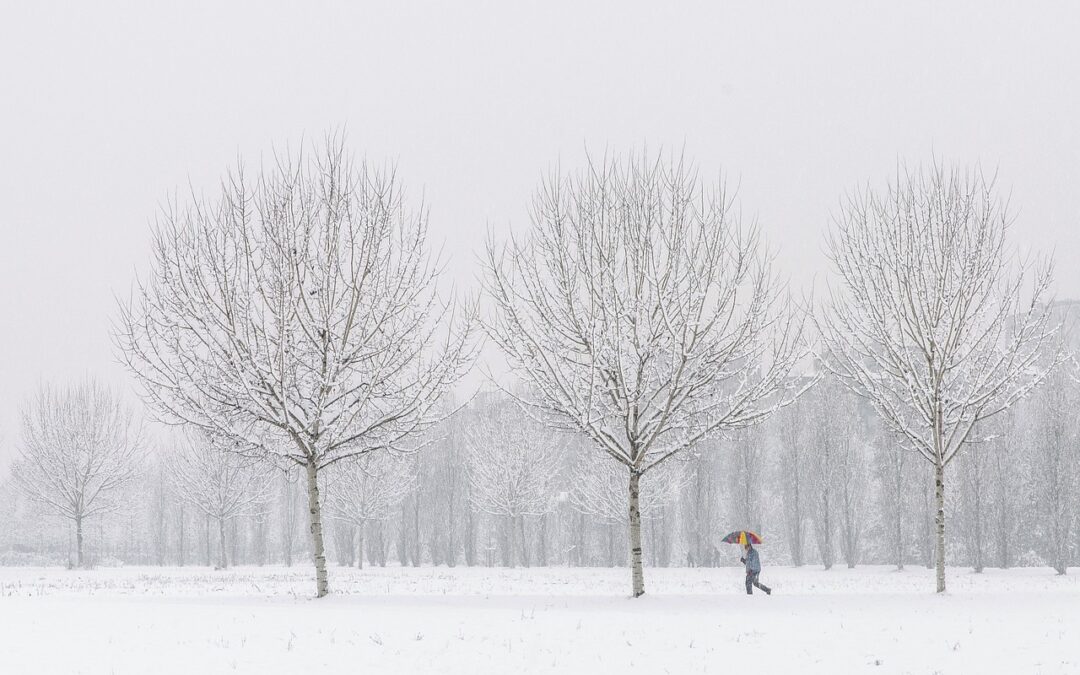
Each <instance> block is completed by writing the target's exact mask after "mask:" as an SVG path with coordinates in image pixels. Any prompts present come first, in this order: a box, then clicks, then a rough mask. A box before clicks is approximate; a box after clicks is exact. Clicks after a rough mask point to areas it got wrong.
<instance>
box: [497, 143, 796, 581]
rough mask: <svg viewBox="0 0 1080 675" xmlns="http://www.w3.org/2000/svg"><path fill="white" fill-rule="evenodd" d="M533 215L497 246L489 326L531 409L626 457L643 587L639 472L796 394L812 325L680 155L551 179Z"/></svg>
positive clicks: (604, 164)
mask: <svg viewBox="0 0 1080 675" xmlns="http://www.w3.org/2000/svg"><path fill="white" fill-rule="evenodd" d="M531 216H532V221H533V227H532V230H531V233H530V234H529V235H527V236H526V237H525V238H524V239H512V240H511V241H510V242H509V243H507V244H506V245H505V246H499V245H496V244H495V243H494V242H492V243H491V244H489V247H488V255H487V267H488V270H487V272H488V273H487V275H486V286H487V288H488V291H489V293H490V295H491V297H492V299H493V301H494V304H495V308H496V309H495V313H494V317H493V319H492V320H491V321H490V322H489V323H488V324H487V329H488V334H489V335H490V337H491V338H492V340H493V341H494V342H495V343H496V344H498V345H499V347H501V348H502V350H503V352H504V353H505V354H506V356H507V359H508V363H509V365H510V367H511V369H512V370H513V371H514V372H515V373H516V374H517V375H519V376H520V377H521V378H522V379H523V380H524V381H525V383H526V384H527V385H528V388H529V389H528V391H529V394H527V395H525V396H523V397H522V399H523V400H524V401H525V402H526V403H527V404H528V405H529V406H531V407H532V408H533V409H534V410H535V411H537V413H538V414H540V415H543V416H544V417H545V418H546V419H547V420H549V421H550V423H551V424H552V425H553V426H554V427H556V428H558V429H562V430H565V431H571V432H575V433H580V434H584V435H585V436H587V437H588V438H589V439H590V440H591V441H592V446H593V447H592V448H591V449H590V451H599V452H603V453H606V454H607V455H608V456H609V457H610V458H611V459H612V460H614V461H615V462H618V463H619V464H620V465H621V466H622V467H623V469H624V473H625V476H626V479H627V487H628V490H627V492H628V514H629V515H628V521H629V546H630V558H631V578H632V589H633V595H634V596H635V597H637V596H640V595H642V594H643V593H644V592H645V582H644V575H643V572H642V551H641V513H640V481H641V478H642V476H643V475H645V474H647V473H648V472H649V471H651V470H653V469H655V468H656V467H659V466H661V465H663V464H664V463H666V462H668V461H669V460H671V458H673V457H676V456H677V455H679V454H680V453H683V452H685V451H687V450H689V449H691V448H694V447H695V446H696V445H697V444H698V442H699V441H701V440H702V439H703V438H705V437H706V436H707V435H709V434H712V433H719V432H722V431H727V430H733V429H738V428H741V427H745V426H748V425H751V424H754V423H756V422H759V421H761V420H763V419H764V418H765V417H767V416H768V415H769V413H771V412H772V411H773V410H774V409H775V408H776V407H777V406H779V405H782V404H783V403H784V402H786V401H787V400H790V399H791V398H792V397H793V396H794V395H795V394H796V393H797V392H796V391H794V390H789V389H788V388H787V385H788V376H789V374H790V372H791V369H792V367H793V366H794V364H795V363H796V361H797V360H798V359H799V358H800V356H801V354H802V350H801V328H802V325H801V321H800V320H799V319H798V318H796V315H795V314H794V313H793V312H791V311H789V307H788V305H787V303H786V302H785V301H784V298H783V295H782V288H781V286H780V284H778V283H777V281H776V279H775V278H774V276H773V275H772V273H771V271H770V266H769V262H768V257H767V256H765V255H762V252H761V251H760V250H759V246H758V236H757V232H756V230H755V229H754V228H748V227H743V226H741V225H740V223H739V221H738V218H737V217H736V215H735V213H734V211H733V210H732V209H731V203H730V201H729V200H728V198H727V196H726V195H725V193H724V192H723V190H722V189H710V188H706V187H704V186H702V185H701V183H699V182H698V178H697V175H696V172H695V171H694V170H693V169H691V168H690V167H689V166H687V164H686V163H685V162H683V161H682V160H681V159H678V160H675V161H671V162H667V161H664V160H662V159H652V158H648V157H645V156H643V157H641V158H630V159H628V160H619V159H615V158H610V159H608V158H605V159H604V160H602V161H600V162H591V161H590V164H589V166H588V168H587V170H585V171H583V172H581V173H579V174H577V175H573V176H564V175H555V176H553V177H552V178H551V179H550V180H547V181H545V182H544V183H543V185H542V186H541V188H540V190H539V191H538V193H537V195H536V197H535V200H534V202H533V205H532V209H531Z"/></svg>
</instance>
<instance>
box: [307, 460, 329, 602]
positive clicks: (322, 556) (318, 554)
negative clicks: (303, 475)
mask: <svg viewBox="0 0 1080 675" xmlns="http://www.w3.org/2000/svg"><path fill="white" fill-rule="evenodd" d="M307 484H308V514H309V521H310V525H311V544H312V557H313V558H314V560H315V593H316V597H319V598H322V597H325V596H326V594H327V593H329V592H330V584H329V581H328V580H327V576H326V550H325V549H324V548H323V528H322V505H321V504H320V503H319V470H318V468H317V467H316V465H315V462H314V461H310V462H308V464H307Z"/></svg>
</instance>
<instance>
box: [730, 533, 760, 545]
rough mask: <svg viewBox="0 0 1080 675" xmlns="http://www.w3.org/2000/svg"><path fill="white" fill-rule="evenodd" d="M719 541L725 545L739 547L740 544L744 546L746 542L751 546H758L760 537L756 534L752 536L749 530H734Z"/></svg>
mask: <svg viewBox="0 0 1080 675" xmlns="http://www.w3.org/2000/svg"><path fill="white" fill-rule="evenodd" d="M720 541H722V542H723V543H725V544H740V545H741V544H745V543H746V542H748V541H749V542H750V543H751V544H760V543H761V537H759V536H757V535H756V534H754V533H753V532H751V531H750V530H735V531H734V532H732V533H731V534H729V535H728V536H726V537H724V538H723V539H721V540H720Z"/></svg>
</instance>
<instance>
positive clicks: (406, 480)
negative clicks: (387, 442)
mask: <svg viewBox="0 0 1080 675" xmlns="http://www.w3.org/2000/svg"><path fill="white" fill-rule="evenodd" d="M415 489H416V456H414V455H402V456H394V455H391V454H389V453H385V452H379V453H373V454H368V455H364V456H363V457H359V458H357V459H354V460H351V461H348V462H341V463H339V464H337V465H335V466H334V468H333V470H332V471H331V472H330V485H329V489H328V490H327V492H326V500H327V507H328V508H329V510H330V516H331V517H332V518H335V519H337V520H340V521H343V522H345V523H348V524H349V525H352V526H353V527H354V528H355V529H356V539H357V540H356V550H357V551H358V557H357V567H363V566H364V528H365V527H366V526H367V524H368V523H369V522H373V521H384V520H386V519H387V518H389V517H390V515H391V514H392V513H393V512H394V510H396V508H397V507H398V506H399V505H400V504H401V502H402V500H404V499H405V497H406V496H408V494H409V493H410V492H412V491H413V490H415Z"/></svg>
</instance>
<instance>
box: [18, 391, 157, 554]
mask: <svg viewBox="0 0 1080 675" xmlns="http://www.w3.org/2000/svg"><path fill="white" fill-rule="evenodd" d="M22 432H23V437H22V443H21V444H20V445H19V447H18V451H19V459H18V460H17V461H16V462H15V464H14V466H13V467H12V474H13V476H14V478H15V483H16V485H18V486H19V488H21V489H22V491H23V492H24V493H25V494H26V495H27V496H28V497H30V498H31V499H33V500H35V501H37V502H39V503H41V504H42V505H44V506H45V507H46V508H47V509H48V510H49V511H51V512H52V513H55V514H56V515H58V516H61V517H63V518H66V519H68V520H70V521H71V522H72V524H73V525H74V527H75V564H76V566H78V567H82V566H83V564H84V563H85V556H84V551H83V524H84V522H85V521H86V519H87V518H92V517H95V516H99V515H101V514H103V513H107V512H109V511H112V510H114V509H116V508H117V507H118V506H119V505H120V504H119V498H120V496H121V495H122V488H124V487H125V486H126V485H127V484H128V483H129V482H130V481H131V480H132V479H133V478H135V476H136V473H137V470H138V466H139V461H140V459H141V457H142V453H143V436H142V427H141V425H140V424H138V423H137V422H136V421H135V419H134V417H133V415H132V412H131V411H130V410H129V409H128V408H126V407H125V406H124V405H123V404H122V402H121V400H120V397H119V395H118V394H116V393H115V392H113V391H110V390H109V389H107V388H106V387H104V386H103V385H101V384H100V383H98V382H97V381H95V380H87V381H85V382H82V383H80V384H76V385H73V386H68V387H51V386H48V385H46V386H43V387H41V389H40V390H39V391H38V393H37V395H36V396H35V397H34V398H33V399H31V401H30V403H29V404H28V405H27V406H26V407H25V408H24V409H23V413H22Z"/></svg>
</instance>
